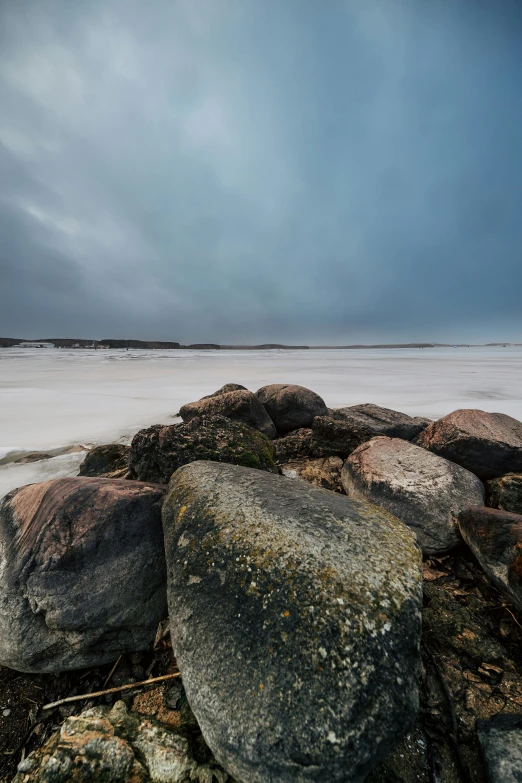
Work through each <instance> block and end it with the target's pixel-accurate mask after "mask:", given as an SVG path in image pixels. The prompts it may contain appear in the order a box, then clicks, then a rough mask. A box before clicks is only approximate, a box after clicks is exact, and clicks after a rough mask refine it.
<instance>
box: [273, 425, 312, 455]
mask: <svg viewBox="0 0 522 783" xmlns="http://www.w3.org/2000/svg"><path fill="white" fill-rule="evenodd" d="M311 448H312V430H311V429H305V428H303V429H300V430H295V431H294V432H291V433H290V434H289V435H285V436H284V437H283V438H276V440H274V449H275V453H276V459H277V461H278V462H279V463H283V462H290V461H291V460H295V459H304V458H306V457H309V456H310V454H311Z"/></svg>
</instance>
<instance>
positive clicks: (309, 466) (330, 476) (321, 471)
mask: <svg viewBox="0 0 522 783" xmlns="http://www.w3.org/2000/svg"><path fill="white" fill-rule="evenodd" d="M342 467H343V461H342V459H341V458H340V457H325V458H324V459H305V460H301V461H294V462H287V463H286V464H284V465H281V470H282V472H283V476H288V477H289V478H301V479H303V480H304V481H308V482H309V483H310V484H314V486H316V487H323V488H324V489H329V490H331V491H332V492H344V490H343V485H342V483H341V470H342Z"/></svg>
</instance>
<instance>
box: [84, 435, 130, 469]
mask: <svg viewBox="0 0 522 783" xmlns="http://www.w3.org/2000/svg"><path fill="white" fill-rule="evenodd" d="M129 453H130V448H129V446H122V445H121V443H107V444H105V445H103V446H95V447H94V448H93V449H91V450H90V451H88V452H87V454H86V455H85V459H84V461H83V462H82V464H81V465H80V476H102V477H103V476H105V477H106V478H123V476H124V475H125V474H126V473H127V470H128V469H129Z"/></svg>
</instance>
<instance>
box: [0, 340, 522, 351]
mask: <svg viewBox="0 0 522 783" xmlns="http://www.w3.org/2000/svg"><path fill="white" fill-rule="evenodd" d="M517 345H522V343H509V342H506V343H480V344H472V343H378V344H371V345H364V344H355V345H284V344H281V343H262V344H260V345H221V344H218V343H193V344H191V345H182V344H181V343H177V342H167V341H164V340H156V341H154V340H116V339H105V340H84V339H74V338H65V337H60V338H58V337H57V338H54V339H53V338H46V339H43V340H20V339H16V338H14V337H0V348H41V349H42V350H46V349H52V348H76V349H83V350H89V349H90V350H107V349H116V350H121V349H127V350H130V349H132V350H149V351H150V350H163V351H172V350H209V351H216V350H217V351H219V350H224V351H267V350H274V351H278V350H286V351H300V350H314V351H335V350H368V349H379V348H380V349H387V348H507V347H510V346H517Z"/></svg>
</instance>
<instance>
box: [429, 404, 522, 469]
mask: <svg viewBox="0 0 522 783" xmlns="http://www.w3.org/2000/svg"><path fill="white" fill-rule="evenodd" d="M416 442H417V444H418V445H419V446H422V447H423V448H424V449H429V450H430V451H433V453H434V454H439V455H440V456H441V457H445V458H446V459H449V460H451V461H452V462H456V463H457V465H462V467H464V468H466V469H467V470H471V472H472V473H475V474H476V475H477V476H479V477H480V478H481V479H491V478H496V477H498V476H502V475H504V474H505V473H512V472H517V471H522V422H520V421H517V420H516V419H512V418H511V416H506V415H505V414H504V413H485V412H484V411H479V410H467V409H464V410H458V411H454V412H453V413H450V414H449V416H444V418H443V419H439V421H434V422H433V423H432V424H430V425H429V427H427V428H426V429H425V430H424V432H421V434H420V435H419V437H418V438H417V441H416Z"/></svg>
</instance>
